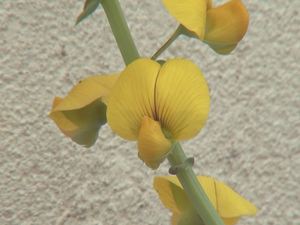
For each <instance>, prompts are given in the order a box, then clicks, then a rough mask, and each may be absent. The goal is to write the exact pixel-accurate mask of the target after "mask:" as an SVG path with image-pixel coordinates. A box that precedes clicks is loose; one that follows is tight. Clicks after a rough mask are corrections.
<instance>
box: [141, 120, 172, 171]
mask: <svg viewBox="0 0 300 225" xmlns="http://www.w3.org/2000/svg"><path fill="white" fill-rule="evenodd" d="M171 148H172V143H171V142H170V141H169V140H168V139H166V138H165V136H164V134H163V133H162V131H161V125H160V123H159V122H157V121H154V120H152V119H151V118H149V117H147V116H144V117H143V120H142V125H141V129H140V133H139V136H138V151H139V154H140V156H141V158H142V159H143V161H144V162H145V164H146V165H147V166H148V167H150V168H152V169H157V168H158V167H159V165H160V163H161V162H162V161H163V160H164V159H165V157H163V156H164V155H166V154H167V153H168V152H169V151H170V150H171ZM158 159H159V161H158Z"/></svg>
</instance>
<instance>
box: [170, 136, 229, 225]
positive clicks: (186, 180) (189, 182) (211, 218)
mask: <svg viewBox="0 0 300 225" xmlns="http://www.w3.org/2000/svg"><path fill="white" fill-rule="evenodd" d="M186 159H187V158H186V155H185V154H184V151H183V150H182V147H181V145H180V143H178V142H177V143H175V146H174V149H173V150H172V152H171V153H170V154H169V156H168V160H169V162H170V164H171V165H172V166H177V165H180V164H182V163H183V162H184V161H185V160H186ZM176 176H177V178H178V180H179V181H180V183H181V185H182V187H183V189H184V191H185V192H186V194H187V196H188V197H189V199H190V200H191V202H192V204H193V206H194V207H195V209H196V211H197V212H198V214H199V216H200V217H201V219H202V220H203V222H204V223H205V224H206V225H224V223H223V220H222V219H221V217H220V216H219V214H218V213H217V211H216V210H215V208H214V206H213V205H212V203H211V202H210V200H209V198H208V197H207V195H206V194H205V192H204V190H203V188H202V186H201V184H200V183H199V181H198V179H197V177H196V175H195V173H194V170H193V169H192V167H190V166H188V167H187V168H185V169H181V170H179V172H178V173H177V174H176Z"/></svg>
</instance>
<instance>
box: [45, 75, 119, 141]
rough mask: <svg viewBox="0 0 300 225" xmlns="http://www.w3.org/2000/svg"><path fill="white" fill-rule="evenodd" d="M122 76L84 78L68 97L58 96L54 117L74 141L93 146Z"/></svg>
mask: <svg viewBox="0 0 300 225" xmlns="http://www.w3.org/2000/svg"><path fill="white" fill-rule="evenodd" d="M119 75H120V74H113V75H108V76H91V77H88V78H85V79H83V80H82V81H81V82H79V84H77V85H76V86H75V87H74V88H73V89H72V90H71V91H70V93H69V94H68V95H67V96H66V97H65V98H64V99H62V98H59V97H55V98H54V101H53V105H52V111H51V112H50V114H49V116H50V118H51V119H52V120H53V121H54V122H55V123H56V125H57V126H58V128H59V129H60V130H61V131H62V132H63V133H64V134H65V135H66V136H68V137H70V138H72V140H73V141H75V142H76V143H78V144H80V145H84V146H85V147H90V146H92V145H93V144H94V143H95V141H96V140H97V138H98V133H99V130H100V128H101V126H102V125H103V124H105V123H106V108H107V107H106V104H107V100H108V97H109V95H110V92H111V89H112V88H113V86H114V84H115V82H116V80H117V79H118V77H119Z"/></svg>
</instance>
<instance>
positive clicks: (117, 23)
mask: <svg viewBox="0 0 300 225" xmlns="http://www.w3.org/2000/svg"><path fill="white" fill-rule="evenodd" d="M100 2H101V5H102V7H103V9H104V11H105V13H106V16H107V19H108V21H109V24H110V27H111V29H112V32H113V34H114V36H115V39H116V41H117V44H118V46H119V49H120V52H121V54H122V57H123V60H124V62H125V64H126V66H127V65H128V64H130V63H131V62H132V61H134V60H136V59H138V58H140V55H139V53H138V51H137V48H136V46H135V44H134V41H133V39H132V36H131V33H130V31H129V28H128V25H127V23H126V20H125V18H124V15H123V12H122V9H121V6H120V3H119V1H118V0H100Z"/></svg>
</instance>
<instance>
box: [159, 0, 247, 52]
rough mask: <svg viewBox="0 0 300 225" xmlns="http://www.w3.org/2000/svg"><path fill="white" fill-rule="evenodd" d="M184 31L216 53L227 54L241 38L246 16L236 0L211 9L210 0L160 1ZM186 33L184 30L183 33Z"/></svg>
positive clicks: (244, 8) (238, 0)
mask: <svg viewBox="0 0 300 225" xmlns="http://www.w3.org/2000/svg"><path fill="white" fill-rule="evenodd" d="M162 2H163V4H164V5H165V7H166V8H167V10H168V11H169V12H170V13H171V14H172V15H173V16H174V18H175V19H176V20H177V21H178V22H179V23H180V24H181V25H183V26H184V27H185V28H186V29H187V30H188V31H191V32H193V35H189V36H192V37H195V36H196V37H197V38H199V39H200V40H202V41H203V42H204V43H206V44H208V45H209V46H210V47H211V48H212V49H213V50H215V51H216V52H217V53H219V54H229V53H230V52H231V51H232V50H233V49H234V48H235V47H236V46H237V44H238V42H239V41H241V40H242V38H243V37H244V35H245V33H246V31H247V28H248V24H249V15H248V11H247V9H246V7H245V6H244V5H243V3H242V2H241V1H240V0H231V1H228V2H226V3H225V4H223V5H221V6H219V7H216V8H213V4H212V1H211V0H162ZM185 34H186V33H185Z"/></svg>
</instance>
